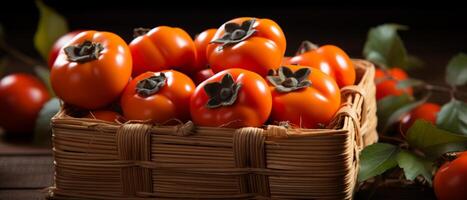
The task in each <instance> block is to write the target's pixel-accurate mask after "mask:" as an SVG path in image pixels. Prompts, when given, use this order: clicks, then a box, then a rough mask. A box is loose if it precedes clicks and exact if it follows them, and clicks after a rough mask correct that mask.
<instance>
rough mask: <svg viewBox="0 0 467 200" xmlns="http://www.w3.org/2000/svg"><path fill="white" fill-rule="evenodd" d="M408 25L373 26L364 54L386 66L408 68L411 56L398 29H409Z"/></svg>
mask: <svg viewBox="0 0 467 200" xmlns="http://www.w3.org/2000/svg"><path fill="white" fill-rule="evenodd" d="M407 29H408V27H407V26H403V25H399V24H383V25H380V26H377V27H373V28H371V29H370V31H369V32H368V36H367V40H366V42H365V46H364V48H363V55H364V56H365V58H366V59H367V60H370V61H372V62H374V63H376V64H378V65H381V66H385V67H386V68H391V67H400V68H407V66H408V60H409V56H408V54H407V50H406V49H405V46H404V43H403V42H402V39H401V38H400V37H399V35H398V34H397V31H398V30H407Z"/></svg>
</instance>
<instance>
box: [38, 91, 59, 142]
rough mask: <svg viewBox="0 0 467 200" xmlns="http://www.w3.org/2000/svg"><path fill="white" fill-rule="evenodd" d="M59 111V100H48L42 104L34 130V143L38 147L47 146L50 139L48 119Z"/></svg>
mask: <svg viewBox="0 0 467 200" xmlns="http://www.w3.org/2000/svg"><path fill="white" fill-rule="evenodd" d="M59 110H60V100H58V99H57V98H55V97H54V98H52V99H50V100H49V101H48V102H47V103H45V104H44V106H43V107H42V109H41V111H40V112H39V116H38V117H37V120H36V127H35V128H34V143H35V144H38V145H49V144H50V142H51V138H52V132H51V131H52V127H51V126H50V119H52V117H53V116H54V115H55V114H57V112H58V111H59Z"/></svg>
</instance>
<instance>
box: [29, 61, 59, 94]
mask: <svg viewBox="0 0 467 200" xmlns="http://www.w3.org/2000/svg"><path fill="white" fill-rule="evenodd" d="M34 72H36V74H37V76H38V77H39V78H40V79H41V80H42V82H44V84H45V86H46V87H47V90H48V91H49V94H50V95H51V96H55V93H54V90H53V89H52V84H51V83H50V71H49V70H48V69H45V68H44V67H41V66H35V67H34Z"/></svg>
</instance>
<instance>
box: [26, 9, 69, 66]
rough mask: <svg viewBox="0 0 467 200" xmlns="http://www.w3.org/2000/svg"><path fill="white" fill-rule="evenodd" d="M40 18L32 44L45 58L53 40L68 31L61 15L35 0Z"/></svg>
mask: <svg viewBox="0 0 467 200" xmlns="http://www.w3.org/2000/svg"><path fill="white" fill-rule="evenodd" d="M36 5H37V7H38V8H39V12H40V18H39V24H38V26H37V30H36V34H35V35H34V46H35V47H36V49H37V51H38V52H39V53H40V54H41V56H42V57H43V58H44V59H45V60H47V59H48V56H49V52H50V49H51V48H52V45H53V44H54V42H55V41H56V40H57V39H58V38H59V37H60V36H62V35H63V34H65V33H67V32H68V24H67V22H66V20H65V18H64V17H63V16H61V15H60V14H58V13H57V12H56V11H55V10H53V9H52V8H50V7H48V6H46V5H45V4H44V3H43V2H42V1H40V0H36Z"/></svg>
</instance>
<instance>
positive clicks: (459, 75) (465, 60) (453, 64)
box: [446, 53, 467, 86]
mask: <svg viewBox="0 0 467 200" xmlns="http://www.w3.org/2000/svg"><path fill="white" fill-rule="evenodd" d="M446 82H447V83H449V85H452V86H459V85H465V84H466V83H467V54H465V53H459V54H457V55H456V56H454V57H453V58H451V60H450V61H449V63H448V66H447V67H446Z"/></svg>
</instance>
